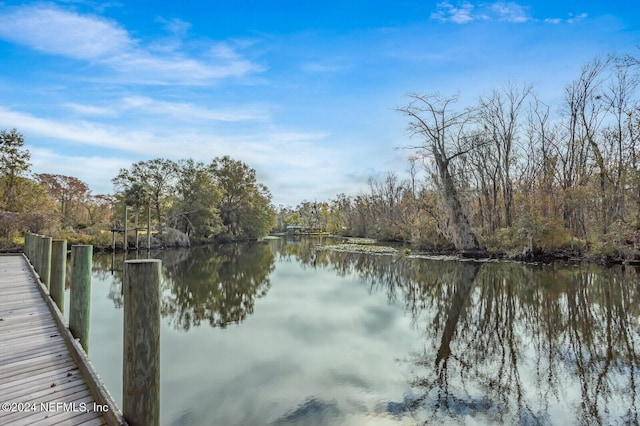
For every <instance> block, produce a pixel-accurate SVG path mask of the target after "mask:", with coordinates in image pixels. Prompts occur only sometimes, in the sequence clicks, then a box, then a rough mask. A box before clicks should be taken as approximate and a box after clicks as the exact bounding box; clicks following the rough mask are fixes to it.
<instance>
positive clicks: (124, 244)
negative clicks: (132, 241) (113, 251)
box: [122, 205, 129, 253]
mask: <svg viewBox="0 0 640 426" xmlns="http://www.w3.org/2000/svg"><path fill="white" fill-rule="evenodd" d="M127 219H128V218H127V206H126V205H125V206H124V234H123V235H124V236H123V237H122V250H124V252H125V253H126V252H127V251H128V250H129V229H127Z"/></svg>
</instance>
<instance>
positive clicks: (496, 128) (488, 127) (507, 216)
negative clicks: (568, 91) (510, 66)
mask: <svg viewBox="0 0 640 426" xmlns="http://www.w3.org/2000/svg"><path fill="white" fill-rule="evenodd" d="M531 90H532V86H531V85H530V84H528V85H523V86H522V87H518V86H517V85H516V84H515V83H508V84H507V85H506V86H504V87H503V88H502V89H500V90H493V91H492V92H491V94H490V95H489V96H486V97H481V98H480V101H479V103H480V108H479V109H478V115H479V117H480V122H481V124H482V125H483V127H484V129H485V131H486V132H487V133H488V135H487V136H488V137H489V138H490V139H491V141H492V144H493V147H494V150H493V151H494V153H495V162H496V164H495V166H494V168H495V169H496V170H497V171H498V175H499V178H500V186H501V192H502V204H503V215H504V225H505V226H507V227H510V226H511V225H512V221H513V178H512V173H513V166H514V163H515V156H514V154H515V142H516V138H517V135H518V126H519V121H518V118H519V115H520V113H521V111H522V109H523V106H524V105H525V101H526V100H527V98H528V97H529V95H530V94H531Z"/></svg>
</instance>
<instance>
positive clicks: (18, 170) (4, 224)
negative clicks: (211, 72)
mask: <svg viewBox="0 0 640 426" xmlns="http://www.w3.org/2000/svg"><path fill="white" fill-rule="evenodd" d="M29 160H30V153H29V151H28V150H27V149H26V148H25V147H24V137H23V136H22V135H21V134H20V133H19V132H18V131H17V130H16V129H13V130H11V131H7V130H2V131H0V246H11V245H14V244H15V241H16V238H18V237H19V236H20V235H21V234H22V233H24V232H36V233H46V234H48V235H52V236H55V237H64V238H68V239H70V240H71V241H74V242H84V243H92V244H96V245H104V246H108V245H110V238H111V234H110V232H108V231H109V230H110V229H112V227H113V226H114V225H116V226H117V225H119V226H120V227H122V225H123V223H122V222H123V220H124V211H125V206H126V208H127V211H128V213H129V222H130V223H129V226H130V227H132V226H136V227H137V226H142V225H143V224H144V225H145V226H146V223H147V213H150V216H151V222H152V226H153V228H154V229H156V230H160V231H162V230H163V229H166V228H174V229H178V230H180V231H182V232H183V233H184V234H186V235H188V236H189V237H190V238H191V239H199V240H236V239H253V238H258V237H262V236H264V235H266V234H267V233H268V232H269V230H271V229H272V227H273V225H274V217H275V213H274V211H273V208H272V207H271V205H270V201H271V195H270V193H269V190H268V189H267V187H266V186H264V185H262V184H260V183H259V182H257V181H256V176H255V170H254V169H252V168H251V167H249V166H248V165H247V164H245V163H243V162H241V161H237V160H233V159H232V158H230V157H228V156H224V157H221V158H215V159H213V160H212V161H211V163H209V164H204V163H202V162H196V161H194V160H192V159H187V160H181V161H178V162H174V161H171V160H166V159H160V158H158V159H153V160H149V161H140V162H137V163H135V164H133V165H132V166H131V167H130V168H128V169H121V170H120V171H119V173H118V175H117V176H116V177H114V178H113V180H112V181H113V184H114V188H115V192H114V194H97V195H94V194H92V191H91V189H90V188H89V186H88V185H87V184H86V183H85V182H83V181H82V180H80V179H78V178H75V177H72V176H64V175H57V174H49V173H42V174H33V173H32V172H31V165H30V163H29ZM141 218H143V219H144V221H143V222H142V223H139V221H140V220H141Z"/></svg>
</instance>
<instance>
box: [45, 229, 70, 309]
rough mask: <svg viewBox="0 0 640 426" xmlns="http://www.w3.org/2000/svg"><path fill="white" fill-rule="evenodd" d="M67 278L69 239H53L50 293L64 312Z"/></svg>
mask: <svg viewBox="0 0 640 426" xmlns="http://www.w3.org/2000/svg"><path fill="white" fill-rule="evenodd" d="M66 278H67V240H53V241H51V284H50V288H49V294H51V298H52V299H53V301H54V302H56V305H57V306H58V309H60V312H64V285H65V281H66Z"/></svg>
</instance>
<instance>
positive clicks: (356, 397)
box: [67, 239, 640, 425]
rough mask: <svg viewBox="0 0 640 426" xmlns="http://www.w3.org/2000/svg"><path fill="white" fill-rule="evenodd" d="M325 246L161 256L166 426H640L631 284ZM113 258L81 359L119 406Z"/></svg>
mask: <svg viewBox="0 0 640 426" xmlns="http://www.w3.org/2000/svg"><path fill="white" fill-rule="evenodd" d="M317 243H318V241H317V240H311V239H303V240H299V241H289V242H285V241H284V240H274V241H270V242H269V243H268V244H239V245H227V246H223V247H219V248H214V247H199V248H195V249H192V250H175V251H166V252H160V253H153V256H157V257H159V258H161V259H162V261H163V274H164V279H163V282H162V292H163V293H162V294H163V303H162V307H161V310H162V320H161V322H162V325H161V326H162V334H161V350H162V353H161V358H160V359H161V421H162V424H166V425H203V424H224V425H246V424H251V425H303V424H304V425H341V424H343V425H365V424H366V425H370V424H371V425H376V424H381V425H382V424H385V425H386V424H388V425H398V424H422V423H425V422H426V423H427V424H430V423H455V424H458V423H460V422H472V423H478V424H495V423H506V424H514V423H515V424H598V423H601V424H637V422H638V419H639V417H638V406H639V405H640V396H639V395H638V380H639V379H640V377H639V375H638V369H639V367H640V361H639V357H638V345H639V344H640V336H639V330H640V327H639V325H640V324H638V317H639V315H638V314H639V310H640V303H639V302H640V284H639V282H640V281H639V280H638V276H637V275H636V272H635V271H634V270H633V269H631V268H627V269H626V270H623V269H622V268H619V267H618V268H612V269H603V268H600V267H596V266H593V265H590V266H583V267H575V266H561V265H548V266H529V265H521V264H515V263H506V264H505V263H500V264H498V263H484V264H478V263H473V262H445V261H433V260H425V259H411V258H398V257H390V256H371V255H364V254H352V253H336V252H330V251H316V250H314V248H313V246H314V244H317ZM111 261H112V258H111V256H110V255H106V256H102V255H96V256H95V257H94V263H95V265H94V282H93V288H92V312H91V313H92V324H91V336H90V343H89V347H90V351H91V352H90V358H91V359H92V361H93V363H94V365H95V366H96V368H97V370H98V372H99V373H100V375H101V376H102V378H103V379H104V381H105V382H106V384H107V386H108V387H109V389H110V390H111V392H112V393H113V394H114V397H115V398H116V400H118V402H120V401H121V387H122V381H121V380H122V379H121V375H122V365H121V364H122V309H121V304H122V299H121V295H120V286H121V284H120V283H121V272H119V271H118V270H115V271H114V272H113V273H112V272H111V270H110V269H111ZM121 262H122V257H119V258H117V259H116V260H115V263H114V265H116V267H115V268H116V269H120V270H121V266H119V265H121ZM67 300H68V297H67Z"/></svg>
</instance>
